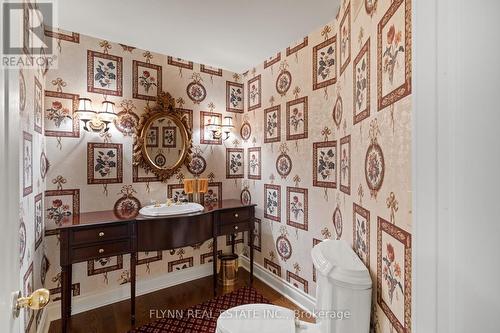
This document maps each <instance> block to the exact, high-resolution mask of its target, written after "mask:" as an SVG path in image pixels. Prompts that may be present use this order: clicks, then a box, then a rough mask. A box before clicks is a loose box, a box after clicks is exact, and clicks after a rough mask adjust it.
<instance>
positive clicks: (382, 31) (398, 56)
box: [377, 0, 411, 111]
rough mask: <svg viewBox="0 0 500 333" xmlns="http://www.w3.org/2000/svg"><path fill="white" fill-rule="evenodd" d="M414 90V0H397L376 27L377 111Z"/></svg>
mask: <svg viewBox="0 0 500 333" xmlns="http://www.w3.org/2000/svg"><path fill="white" fill-rule="evenodd" d="M410 93H411V0H394V1H393V2H392V4H391V6H390V7H389V9H388V10H387V12H386V13H385V14H384V16H383V17H382V19H381V20H380V22H379V24H378V28H377V100H378V110H379V111H380V110H382V109H384V108H385V107H387V106H389V105H391V104H394V103H395V102H397V101H399V100H400V99H402V98H403V97H405V96H408V95H409V94H410Z"/></svg>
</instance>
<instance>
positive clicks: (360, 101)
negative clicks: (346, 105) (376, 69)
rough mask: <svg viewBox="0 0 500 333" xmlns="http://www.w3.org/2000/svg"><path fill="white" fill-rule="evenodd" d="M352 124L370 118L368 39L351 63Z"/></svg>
mask: <svg viewBox="0 0 500 333" xmlns="http://www.w3.org/2000/svg"><path fill="white" fill-rule="evenodd" d="M352 67H353V72H354V73H353V80H354V82H353V92H352V96H353V98H354V101H353V106H354V111H353V124H354V125H355V124H357V123H359V122H360V121H362V120H363V119H366V118H368V117H369V116H370V38H368V40H367V41H366V43H365V45H363V47H362V48H361V50H360V51H359V54H358V55H357V56H356V58H355V59H354V62H353V66H352Z"/></svg>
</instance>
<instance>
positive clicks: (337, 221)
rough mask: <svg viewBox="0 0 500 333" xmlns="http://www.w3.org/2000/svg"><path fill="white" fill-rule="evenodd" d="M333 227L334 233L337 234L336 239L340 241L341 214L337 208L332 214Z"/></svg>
mask: <svg viewBox="0 0 500 333" xmlns="http://www.w3.org/2000/svg"><path fill="white" fill-rule="evenodd" d="M332 220H333V227H334V228H335V233H336V234H337V239H340V237H342V229H343V225H342V213H341V212H340V208H339V207H338V206H337V208H335V211H334V212H333V217H332Z"/></svg>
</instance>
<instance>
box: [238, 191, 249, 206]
mask: <svg viewBox="0 0 500 333" xmlns="http://www.w3.org/2000/svg"><path fill="white" fill-rule="evenodd" d="M240 201H241V204H242V205H250V204H251V203H252V194H251V193H250V191H249V190H247V189H244V190H242V191H241V194H240Z"/></svg>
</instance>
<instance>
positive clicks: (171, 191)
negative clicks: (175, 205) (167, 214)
mask: <svg viewBox="0 0 500 333" xmlns="http://www.w3.org/2000/svg"><path fill="white" fill-rule="evenodd" d="M167 196H168V198H170V199H172V200H174V201H182V200H189V201H193V195H192V194H187V193H186V192H185V191H184V184H168V185H167Z"/></svg>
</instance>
